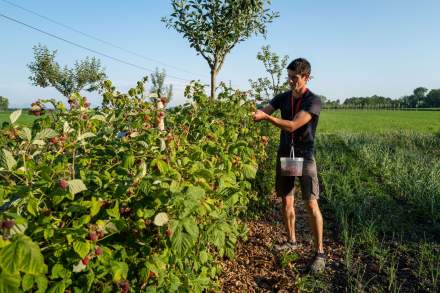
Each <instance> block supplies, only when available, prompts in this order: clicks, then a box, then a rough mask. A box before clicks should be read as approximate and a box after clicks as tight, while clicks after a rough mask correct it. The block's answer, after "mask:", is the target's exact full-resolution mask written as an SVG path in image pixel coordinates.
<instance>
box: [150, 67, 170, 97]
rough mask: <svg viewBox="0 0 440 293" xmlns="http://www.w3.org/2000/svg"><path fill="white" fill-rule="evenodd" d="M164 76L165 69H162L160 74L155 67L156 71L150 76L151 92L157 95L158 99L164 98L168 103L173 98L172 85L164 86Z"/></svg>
mask: <svg viewBox="0 0 440 293" xmlns="http://www.w3.org/2000/svg"><path fill="white" fill-rule="evenodd" d="M166 76H167V74H166V72H165V69H162V72H161V71H159V69H158V68H157V67H156V70H155V71H154V72H153V73H152V74H151V75H150V77H151V84H152V85H151V92H152V93H155V94H157V97H158V98H162V97H166V98H167V101H170V100H171V97H172V96H173V85H171V84H170V85H168V86H166V85H165V78H166Z"/></svg>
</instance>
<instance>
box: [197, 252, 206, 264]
mask: <svg viewBox="0 0 440 293" xmlns="http://www.w3.org/2000/svg"><path fill="white" fill-rule="evenodd" d="M199 257H200V262H201V263H202V264H204V263H206V262H207V261H208V253H207V252H206V251H205V250H202V251H201V252H200V254H199Z"/></svg>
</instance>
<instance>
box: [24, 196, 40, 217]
mask: <svg viewBox="0 0 440 293" xmlns="http://www.w3.org/2000/svg"><path fill="white" fill-rule="evenodd" d="M26 209H27V211H28V212H29V213H30V214H31V215H33V216H37V214H38V212H39V208H38V200H36V199H35V198H32V197H31V198H29V201H28V203H27V205H26Z"/></svg>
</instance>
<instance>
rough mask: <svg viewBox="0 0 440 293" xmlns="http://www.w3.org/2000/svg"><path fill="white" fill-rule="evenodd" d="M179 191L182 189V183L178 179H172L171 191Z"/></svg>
mask: <svg viewBox="0 0 440 293" xmlns="http://www.w3.org/2000/svg"><path fill="white" fill-rule="evenodd" d="M179 191H180V184H179V182H178V181H176V180H173V181H171V184H170V192H171V193H177V192H179Z"/></svg>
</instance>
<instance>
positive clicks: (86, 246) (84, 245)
mask: <svg viewBox="0 0 440 293" xmlns="http://www.w3.org/2000/svg"><path fill="white" fill-rule="evenodd" d="M73 250H75V252H76V253H77V254H78V255H79V256H80V257H81V258H85V257H86V255H87V254H88V253H89V251H90V243H89V242H85V241H80V240H77V241H74V242H73Z"/></svg>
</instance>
